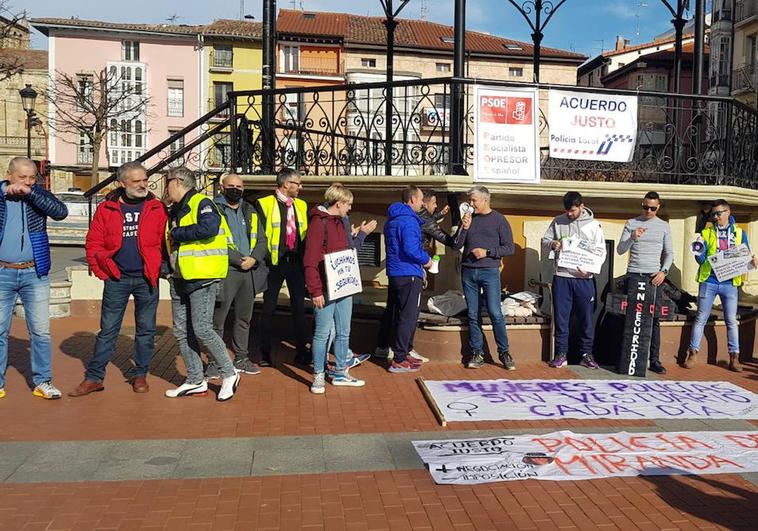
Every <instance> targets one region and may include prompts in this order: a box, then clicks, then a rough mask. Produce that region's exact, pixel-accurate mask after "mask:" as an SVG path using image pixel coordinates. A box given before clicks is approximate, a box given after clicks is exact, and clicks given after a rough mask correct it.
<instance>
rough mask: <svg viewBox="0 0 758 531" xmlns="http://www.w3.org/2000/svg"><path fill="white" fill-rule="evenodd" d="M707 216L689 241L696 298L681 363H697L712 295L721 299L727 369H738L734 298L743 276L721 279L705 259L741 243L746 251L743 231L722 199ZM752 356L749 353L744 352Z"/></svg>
mask: <svg viewBox="0 0 758 531" xmlns="http://www.w3.org/2000/svg"><path fill="white" fill-rule="evenodd" d="M708 218H709V219H710V220H711V221H712V223H710V224H708V225H706V226H705V227H703V230H702V231H701V232H700V237H699V238H698V239H697V240H696V241H695V242H693V244H692V245H693V248H692V253H693V255H694V256H695V260H697V262H698V264H699V265H700V267H699V268H698V272H697V281H698V283H700V288H699V290H698V297H697V316H696V317H695V322H694V323H693V325H692V335H691V336H690V344H689V348H688V349H687V359H686V360H685V361H684V363H683V364H682V366H683V367H684V368H685V369H691V368H692V367H694V366H695V364H696V362H697V357H698V354H699V353H700V342H701V341H702V340H703V332H704V330H705V325H706V324H707V323H708V319H709V318H710V316H711V309H712V308H713V302H714V300H715V299H716V295H718V296H719V299H721V309H722V310H723V313H724V321H726V339H727V350H728V352H729V370H730V371H733V372H742V365H741V364H740V327H739V322H738V321H737V299H738V298H739V291H740V286H741V285H742V283H743V280H744V275H739V276H735V277H734V278H726V279H721V280H719V278H718V277H717V276H716V273H715V272H714V271H713V269H712V267H711V262H710V260H709V259H708V258H709V257H710V256H714V255H717V254H718V253H720V252H723V251H728V250H730V249H734V248H735V247H738V246H740V245H744V246H745V247H746V248H747V249H748V250H750V244H749V242H748V235H747V232H746V231H744V230H743V229H742V228H741V227H738V226H737V224H736V223H735V221H734V218H733V217H732V207H731V206H730V205H729V203H728V202H727V201H726V200H725V199H717V200H716V201H714V202H713V203H712V204H711V210H710V212H709V215H708ZM752 259H753V267H756V266H758V260H756V257H755V255H752ZM747 357H748V358H750V357H752V352H750V353H748V354H747Z"/></svg>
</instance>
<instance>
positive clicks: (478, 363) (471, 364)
mask: <svg viewBox="0 0 758 531" xmlns="http://www.w3.org/2000/svg"><path fill="white" fill-rule="evenodd" d="M482 365H484V353H483V352H481V351H479V350H476V351H474V353H473V354H472V355H471V359H470V360H468V363H467V364H466V367H467V368H468V369H481V368H482Z"/></svg>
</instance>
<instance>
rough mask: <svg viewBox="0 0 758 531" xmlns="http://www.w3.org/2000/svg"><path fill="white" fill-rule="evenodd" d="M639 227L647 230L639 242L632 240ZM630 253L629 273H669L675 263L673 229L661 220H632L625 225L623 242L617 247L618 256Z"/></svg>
mask: <svg viewBox="0 0 758 531" xmlns="http://www.w3.org/2000/svg"><path fill="white" fill-rule="evenodd" d="M639 227H642V228H644V229H647V230H646V231H645V232H644V234H643V235H642V236H640V238H639V239H637V240H632V233H633V232H634V231H635V230H636V229H637V228H639ZM627 251H630V256H629V266H628V267H627V268H626V271H627V272H628V273H646V274H653V273H657V272H658V271H662V270H664V269H665V270H666V271H668V270H669V268H670V267H671V264H672V263H673V262H674V249H673V245H672V243H671V227H669V224H668V223H666V222H665V221H663V220H662V219H661V218H658V217H655V218H652V219H646V218H642V217H637V218H632V219H630V220H628V221H627V222H626V225H624V232H622V233H621V240H619V243H618V245H617V246H616V252H617V253H618V254H624V253H626V252H627Z"/></svg>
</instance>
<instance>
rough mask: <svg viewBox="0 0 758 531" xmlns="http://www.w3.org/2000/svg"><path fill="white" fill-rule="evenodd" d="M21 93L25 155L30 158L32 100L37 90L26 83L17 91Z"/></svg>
mask: <svg viewBox="0 0 758 531" xmlns="http://www.w3.org/2000/svg"><path fill="white" fill-rule="evenodd" d="M18 93H19V94H20V95H21V106H22V107H23V108H24V111H25V112H26V156H27V158H32V120H33V119H34V102H35V100H36V99H37V91H36V90H34V89H33V88H32V86H31V85H29V84H28V83H27V85H26V87H24V88H22V89H21V90H19V91H18Z"/></svg>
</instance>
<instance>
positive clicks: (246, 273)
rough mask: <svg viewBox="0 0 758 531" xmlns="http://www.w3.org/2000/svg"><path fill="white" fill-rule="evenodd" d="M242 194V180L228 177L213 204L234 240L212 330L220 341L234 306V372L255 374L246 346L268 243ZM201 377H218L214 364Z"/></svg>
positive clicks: (265, 270)
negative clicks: (224, 220)
mask: <svg viewBox="0 0 758 531" xmlns="http://www.w3.org/2000/svg"><path fill="white" fill-rule="evenodd" d="M244 191H245V185H244V183H243V182H242V178H241V177H240V176H239V175H236V174H233V173H230V174H229V175H227V176H226V177H224V178H223V179H222V180H221V195H219V196H217V197H216V198H215V199H214V200H213V202H214V203H216V206H218V208H219V211H220V212H221V214H223V216H224V219H226V223H227V224H228V225H229V230H230V231H231V233H232V239H233V240H234V247H233V248H230V249H229V273H228V274H227V275H226V278H225V279H224V281H223V283H222V284H223V287H222V289H221V297H220V299H221V300H220V301H219V304H218V305H217V306H216V311H215V312H214V313H213V327H214V328H215V329H216V333H217V334H218V335H219V336H221V337H222V338H223V337H224V323H225V322H226V316H227V315H228V314H229V310H230V309H231V307H232V304H234V322H233V323H234V324H233V326H232V350H233V351H234V368H235V369H237V370H238V371H239V372H241V373H244V374H258V373H260V370H259V369H258V367H256V366H255V364H254V363H253V362H252V361H250V358H249V354H248V352H249V351H248V343H249V340H250V320H251V319H252V317H253V301H254V299H255V296H256V295H257V294H258V293H261V292H263V291H264V290H265V289H266V279H267V276H268V265H267V264H266V258H267V257H268V240H267V239H266V232H265V230H264V228H263V224H262V223H261V221H260V216H259V215H258V211H257V210H255V208H254V207H253V205H252V204H250V203H248V202H247V201H246V200H245V198H244V197H243V194H244ZM205 377H206V378H207V379H209V380H211V379H215V378H219V377H220V374H219V371H218V366H217V365H216V364H215V363H214V362H212V361H211V363H210V364H209V365H208V368H207V369H206V370H205Z"/></svg>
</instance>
